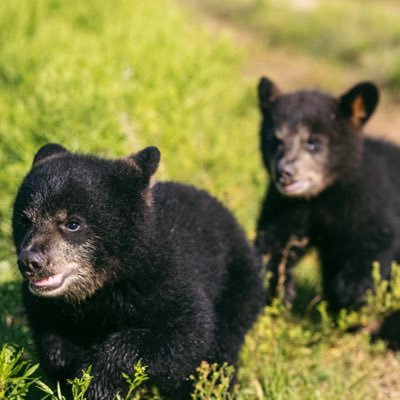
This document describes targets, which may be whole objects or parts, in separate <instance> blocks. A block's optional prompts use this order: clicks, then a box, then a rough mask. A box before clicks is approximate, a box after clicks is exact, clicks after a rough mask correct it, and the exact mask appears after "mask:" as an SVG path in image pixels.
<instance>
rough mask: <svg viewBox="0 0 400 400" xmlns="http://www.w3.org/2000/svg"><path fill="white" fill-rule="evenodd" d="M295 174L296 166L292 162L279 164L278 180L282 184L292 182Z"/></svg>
mask: <svg viewBox="0 0 400 400" xmlns="http://www.w3.org/2000/svg"><path fill="white" fill-rule="evenodd" d="M293 176H294V168H293V166H292V165H291V164H280V165H278V180H279V182H280V183H282V184H287V183H290V182H291V181H292V179H293Z"/></svg>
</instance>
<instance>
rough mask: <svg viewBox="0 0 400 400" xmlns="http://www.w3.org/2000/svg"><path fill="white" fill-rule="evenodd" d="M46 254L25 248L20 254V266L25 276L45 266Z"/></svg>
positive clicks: (36, 272)
mask: <svg viewBox="0 0 400 400" xmlns="http://www.w3.org/2000/svg"><path fill="white" fill-rule="evenodd" d="M45 264H46V263H45V255H44V254H43V253H42V252H40V251H37V250H33V249H30V250H27V249H23V250H21V252H20V253H19V255H18V266H19V269H20V271H21V273H22V274H23V275H24V276H27V277H31V276H33V275H36V274H38V273H40V272H41V271H42V270H43V268H44V267H45Z"/></svg>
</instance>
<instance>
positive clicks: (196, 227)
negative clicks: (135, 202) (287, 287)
mask: <svg viewBox="0 0 400 400" xmlns="http://www.w3.org/2000/svg"><path fill="white" fill-rule="evenodd" d="M152 192H153V199H154V206H155V211H156V216H157V217H156V218H157V231H158V232H159V234H160V236H159V237H160V238H161V239H162V240H164V241H165V242H166V243H169V245H170V248H173V249H174V252H175V256H176V259H177V260H179V264H180V265H179V268H180V273H181V274H183V275H186V277H187V278H186V279H189V280H193V281H196V282H197V283H199V286H200V287H203V288H205V290H207V291H208V292H209V296H210V297H211V298H214V297H215V296H216V295H218V291H219V288H221V287H222V286H223V280H224V279H225V277H226V275H227V274H228V273H229V271H228V270H227V265H228V266H229V264H230V262H231V260H232V261H233V259H234V258H235V257H236V254H245V255H246V257H248V258H253V257H254V254H253V250H252V248H250V245H249V243H248V241H247V239H246V237H245V234H244V232H243V230H242V229H241V227H240V226H239V224H238V223H237V222H236V220H235V218H234V217H233V215H232V214H231V213H230V212H229V211H228V210H227V209H226V208H225V207H224V206H223V205H222V204H221V203H220V202H219V201H218V200H216V199H215V198H213V197H212V196H210V195H209V194H208V193H206V192H205V191H203V190H198V189H195V188H194V187H191V186H187V185H182V184H178V183H173V182H163V183H157V184H156V185H155V186H154V187H153V189H152ZM254 261H255V259H254ZM253 265H254V268H256V262H253ZM249 273H250V274H251V273H254V271H249ZM202 283H203V284H202Z"/></svg>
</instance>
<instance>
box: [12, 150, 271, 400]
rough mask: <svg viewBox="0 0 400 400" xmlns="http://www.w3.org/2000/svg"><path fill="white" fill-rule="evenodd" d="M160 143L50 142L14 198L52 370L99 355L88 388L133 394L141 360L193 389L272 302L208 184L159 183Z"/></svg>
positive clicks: (170, 384)
mask: <svg viewBox="0 0 400 400" xmlns="http://www.w3.org/2000/svg"><path fill="white" fill-rule="evenodd" d="M159 159H160V153H159V151H158V149H157V148H155V147H149V148H146V149H144V150H142V151H140V152H139V153H137V154H135V155H132V156H130V157H127V158H124V159H118V160H106V159H102V158H97V157H94V156H88V155H79V154H74V153H71V152H69V151H67V150H66V149H65V148H63V147H61V146H59V145H56V144H48V145H45V146H44V147H42V148H41V149H40V150H39V152H38V153H37V154H36V156H35V158H34V161H33V165H32V169H31V171H30V172H29V174H28V175H27V176H26V178H25V180H24V181H23V183H22V185H21V187H20V189H19V192H18V194H17V197H16V200H15V206H14V216H13V231H14V241H15V245H16V249H17V254H18V266H19V269H20V271H21V273H22V275H23V277H24V278H25V279H24V282H23V301H24V305H25V308H26V313H27V316H28V321H29V324H30V327H31V329H32V332H33V338H34V342H35V344H36V348H37V352H38V355H39V357H40V361H41V364H42V366H43V368H44V370H45V371H46V372H47V373H48V374H49V375H50V376H51V377H53V378H54V379H56V380H60V381H62V382H65V380H66V378H72V377H75V376H79V375H80V374H81V370H82V369H85V368H87V367H88V366H89V365H91V366H92V375H93V376H94V380H93V382H92V384H91V385H90V387H89V389H88V392H87V398H88V399H90V400H93V399H98V400H105V399H107V400H108V399H110V400H111V399H112V398H113V397H114V395H115V394H116V393H117V392H119V393H121V394H123V393H124V392H125V391H126V389H127V384H126V382H125V381H124V379H123V377H122V373H127V374H130V373H132V371H133V367H134V364H135V363H136V362H137V361H138V360H141V362H142V364H143V365H146V366H147V373H148V375H149V377H150V380H149V381H148V382H149V386H153V385H154V386H158V387H159V389H160V391H161V393H162V394H163V395H164V396H166V397H168V398H179V399H188V398H189V393H190V390H191V385H190V383H189V381H188V379H187V378H188V376H189V375H190V374H191V373H193V372H194V370H195V368H196V367H197V366H198V365H199V364H200V362H201V361H202V360H207V361H209V362H217V363H223V362H225V361H226V362H228V363H230V364H235V363H236V361H237V358H238V352H239V349H240V346H241V344H242V342H243V338H244V335H245V333H246V331H247V330H248V329H249V328H250V326H251V325H252V323H253V322H254V320H255V318H256V316H257V314H258V312H259V310H260V308H261V306H262V290H263V289H262V283H261V280H260V278H259V273H260V271H259V263H258V261H257V258H256V257H255V256H254V254H253V251H252V248H251V246H250V245H249V244H248V242H247V240H246V238H245V235H244V232H243V231H242V229H241V228H240V227H239V225H238V224H237V222H236V220H235V219H234V218H233V217H232V215H231V214H230V213H229V212H228V211H227V210H226V209H225V208H224V207H223V206H222V205H221V204H220V203H219V202H218V201H216V200H215V199H214V198H212V197H211V196H209V195H208V194H207V193H206V192H204V191H199V190H196V189H194V188H192V187H190V186H185V185H180V184H177V183H158V184H156V185H154V186H151V185H150V184H149V181H150V177H151V176H152V175H153V174H154V173H155V171H156V169H157V167H158V163H159Z"/></svg>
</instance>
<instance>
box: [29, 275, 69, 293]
mask: <svg viewBox="0 0 400 400" xmlns="http://www.w3.org/2000/svg"><path fill="white" fill-rule="evenodd" d="M72 275H73V271H72V269H67V270H64V271H61V272H59V273H57V274H54V275H48V276H45V277H43V278H40V279H30V280H29V290H30V291H31V293H32V294H34V295H36V296H42V297H54V296H60V295H62V294H63V293H65V291H66V290H67V286H68V281H69V280H70V278H71V277H72Z"/></svg>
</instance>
